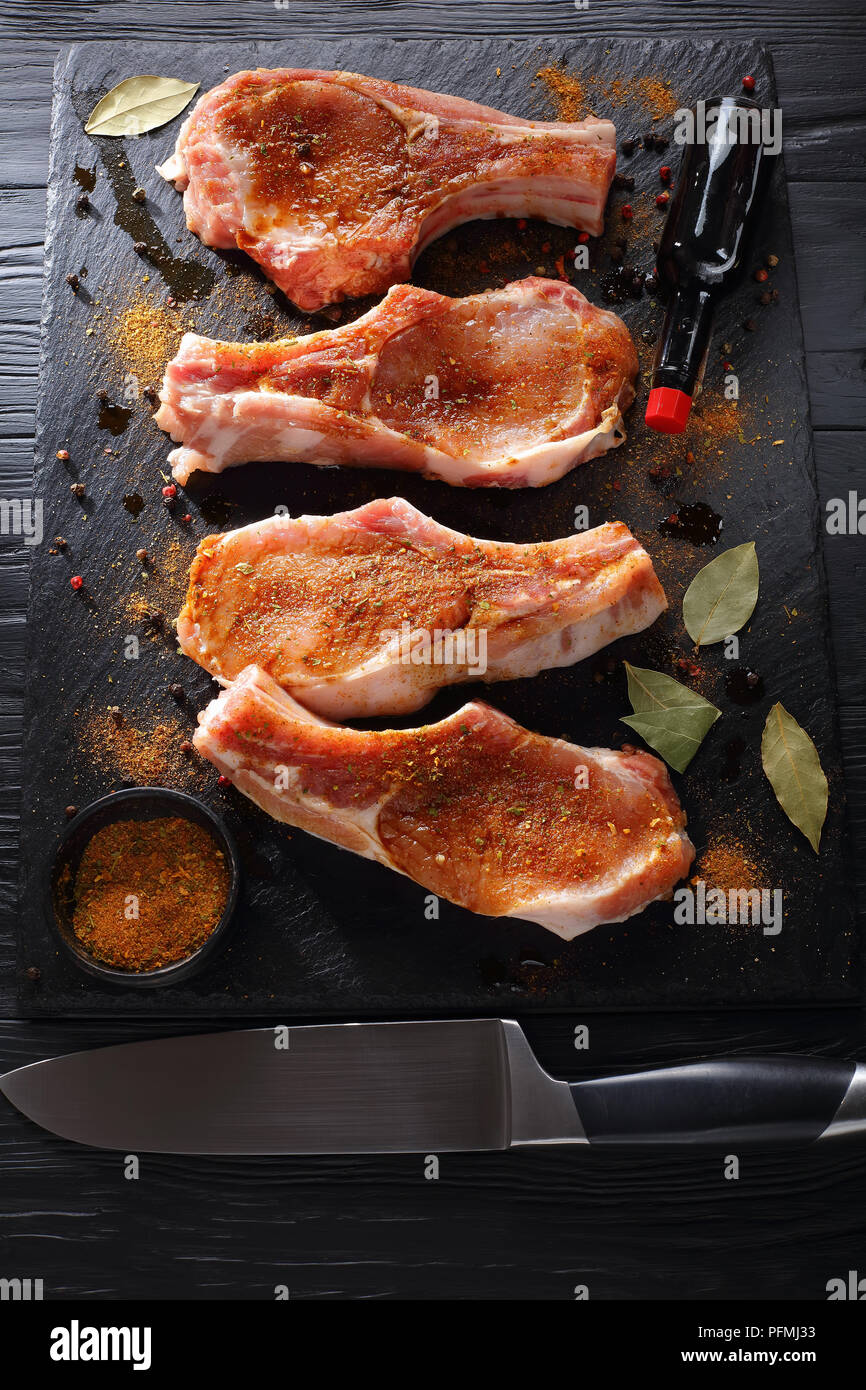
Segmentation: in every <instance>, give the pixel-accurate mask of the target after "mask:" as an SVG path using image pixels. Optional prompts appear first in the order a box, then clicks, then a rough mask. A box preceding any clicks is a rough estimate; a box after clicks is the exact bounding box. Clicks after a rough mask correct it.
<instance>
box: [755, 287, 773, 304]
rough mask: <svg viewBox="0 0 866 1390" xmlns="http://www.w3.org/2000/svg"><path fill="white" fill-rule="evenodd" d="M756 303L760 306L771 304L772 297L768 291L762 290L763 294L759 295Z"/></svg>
mask: <svg viewBox="0 0 866 1390" xmlns="http://www.w3.org/2000/svg"><path fill="white" fill-rule="evenodd" d="M758 302H759V303H760V304H764V305H767V304H772V302H773V296H772V295H771V293H770V291H769V290H764V293H763V294H762V295H761V297H760V299H759V301H758Z"/></svg>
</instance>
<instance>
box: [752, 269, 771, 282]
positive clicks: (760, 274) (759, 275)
mask: <svg viewBox="0 0 866 1390" xmlns="http://www.w3.org/2000/svg"><path fill="white" fill-rule="evenodd" d="M769 278H770V277H769V275H768V273H767V271H766V270H756V271H755V279H756V280H757V282H758V284H759V285H763V283H764V281H765V280H768V279H769Z"/></svg>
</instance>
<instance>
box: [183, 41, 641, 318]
mask: <svg viewBox="0 0 866 1390" xmlns="http://www.w3.org/2000/svg"><path fill="white" fill-rule="evenodd" d="M615 166H616V132H615V130H614V127H613V125H612V123H611V122H610V121H599V120H596V119H595V117H592V116H591V117H589V118H588V119H587V120H585V121H577V122H574V123H572V124H568V123H564V122H558V121H524V120H521V119H520V118H519V117H517V116H506V115H504V114H503V112H501V111H494V110H493V109H492V108H490V107H488V106H478V105H476V103H475V102H472V101H462V100H460V99H459V98H458V97H449V96H439V95H437V94H436V93H435V92H422V91H419V90H418V89H417V88H415V87H402V86H397V85H396V84H394V83H393V82H380V81H377V80H376V79H375V78H372V77H361V76H359V75H358V74H357V73H353V72H314V71H309V70H305V69H302V68H281V69H277V70H275V71H268V70H267V69H263V68H260V69H259V70H258V71H257V72H239V73H236V74H235V76H234V77H230V78H228V79H227V80H226V81H225V82H222V83H220V85H219V86H218V87H214V88H213V90H212V91H210V92H207V93H206V95H205V96H203V97H202V98H201V100H200V101H199V102H198V103H197V105H196V106H195V108H194V109H193V111H192V114H191V115H190V116H189V118H188V119H187V120H186V121H185V122H184V124H183V126H182V127H181V130H180V134H179V136H178V140H177V147H176V149H175V152H174V155H173V156H172V157H171V159H169V160H168V161H167V162H166V163H165V164H163V165H162V167H161V168H160V170H159V172H160V173H161V174H162V175H163V177H164V178H166V179H170V180H172V181H173V182H174V183H175V185H176V187H177V188H179V189H181V190H183V191H184V210H185V212H186V221H187V226H188V227H189V228H190V230H191V231H193V232H195V233H196V235H197V236H199V237H201V239H202V241H204V242H205V243H206V244H207V245H208V246H216V247H220V248H223V249H231V248H234V247H235V246H239V247H241V249H242V250H244V251H247V252H248V253H249V254H250V255H251V256H252V257H253V259H254V260H256V261H258V262H259V264H260V265H261V267H262V269H263V270H264V271H265V273H266V274H267V275H268V276H269V277H270V279H271V280H273V281H274V283H275V284H277V285H279V287H280V289H281V290H284V291H285V293H286V294H287V295H288V296H289V298H290V299H292V300H294V302H295V303H296V304H297V305H299V307H300V308H301V309H305V310H314V309H320V308H321V307H322V306H323V305H324V304H330V303H332V302H334V301H336V300H339V299H344V298H346V296H347V295H348V296H357V295H364V294H381V293H382V292H383V291H384V290H386V289H387V288H388V287H389V285H394V284H397V283H398V282H399V281H401V280H408V279H409V276H410V274H411V270H412V263H413V261H414V259H415V257H416V256H417V255H418V254H419V253H420V252H421V250H422V249H423V248H424V246H426V245H427V243H428V242H430V241H433V240H434V239H435V238H436V237H439V236H442V234H443V233H444V232H447V231H448V230H449V229H450V228H451V227H454V226H456V225H457V224H458V223H460V222H468V221H471V220H472V219H473V218H476V217H482V218H489V217H500V216H509V217H540V218H545V219H546V220H547V221H548V222H558V223H559V224H560V225H561V226H565V227H578V228H580V229H581V230H582V231H586V232H590V233H591V234H592V235H593V236H598V235H599V234H600V232H601V230H602V216H603V212H604V205H605V200H606V198H607V194H608V189H609V188H610V184H611V180H612V179H613V174H614V168H615Z"/></svg>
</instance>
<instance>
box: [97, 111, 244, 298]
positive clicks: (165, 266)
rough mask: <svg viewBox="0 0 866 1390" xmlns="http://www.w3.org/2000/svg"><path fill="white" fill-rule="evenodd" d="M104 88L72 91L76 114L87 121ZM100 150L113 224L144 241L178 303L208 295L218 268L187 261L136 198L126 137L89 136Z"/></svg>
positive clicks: (146, 255) (146, 252)
mask: <svg viewBox="0 0 866 1390" xmlns="http://www.w3.org/2000/svg"><path fill="white" fill-rule="evenodd" d="M100 95H102V93H101V92H93V91H80V92H73V93H72V104H73V107H74V108H75V112H76V114H77V115H78V116H79V117H80V119H81V120H82V121H83V122H84V121H86V120H87V116H88V114H89V112H90V111H91V109H92V107H93V106H94V105H95V103H96V101H97V100H98V98H99V96H100ZM90 138H91V139H92V141H93V143H94V145H95V146H96V148H97V149H98V150H99V154H100V156H101V159H102V163H103V165H104V166H105V172H106V174H107V175H108V181H109V185H110V187H111V191H112V193H113V194H114V200H115V203H116V207H115V211H114V224H115V226H117V227H120V229H121V230H122V231H124V232H127V233H128V234H129V236H130V237H131V238H132V240H133V241H134V242H136V241H139V242H143V243H144V247H145V250H144V251H143V253H142V254H143V258H144V260H146V261H149V262H150V264H151V265H152V266H154V267H155V268H156V269H157V270H158V271H159V272H160V274H161V275H162V278H163V280H164V281H165V283H166V285H167V286H168V288H169V291H170V293H171V295H172V296H173V298H174V299H176V300H177V301H178V303H181V302H184V301H186V300H189V299H201V298H203V297H204V296H206V295H208V294H209V293H210V291H211V290H212V289H213V287H214V285H215V284H216V281H217V276H216V272H215V271H213V270H209V269H208V267H207V266H205V265H202V264H201V263H200V262H199V261H187V260H184V259H183V258H182V257H180V256H175V255H174V254H173V252H172V250H171V248H170V247H169V245H168V243H167V241H166V239H165V237H164V236H163V234H162V232H161V231H160V229H159V227H158V226H157V224H156V222H155V220H154V218H153V216H152V214H151V212H150V209H149V208H148V206H147V203H137V202H136V201H135V200H134V198H133V196H132V195H133V193H134V192H135V188H136V180H135V178H134V177H133V173H132V168H131V166H130V161H129V155H128V151H127V146H126V141H125V140H121V139H116V138H113V137H111V136H99V135H95V136H91V137H90Z"/></svg>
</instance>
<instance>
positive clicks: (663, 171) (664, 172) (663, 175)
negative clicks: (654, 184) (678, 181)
mask: <svg viewBox="0 0 866 1390" xmlns="http://www.w3.org/2000/svg"><path fill="white" fill-rule="evenodd" d="M659 178H660V179H661V181H662V183H670V181H671V166H670V165H669V164H663V165H662V167H661V168H660V169H659Z"/></svg>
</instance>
